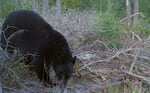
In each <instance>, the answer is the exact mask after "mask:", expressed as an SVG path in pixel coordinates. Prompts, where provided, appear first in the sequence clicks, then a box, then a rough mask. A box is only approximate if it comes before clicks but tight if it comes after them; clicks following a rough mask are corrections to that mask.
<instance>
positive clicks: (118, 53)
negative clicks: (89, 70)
mask: <svg viewBox="0 0 150 93" xmlns="http://www.w3.org/2000/svg"><path fill="white" fill-rule="evenodd" d="M136 49H138V48H128V49H126V50H121V51H118V52H117V53H116V54H115V55H113V56H111V57H109V58H106V59H104V60H98V61H94V62H90V63H88V64H86V65H84V66H82V67H81V68H80V69H79V71H81V70H82V69H84V68H85V67H87V66H90V65H92V64H95V63H100V62H110V61H111V60H112V59H114V58H116V57H118V56H119V55H120V54H122V53H125V52H128V51H131V50H136Z"/></svg>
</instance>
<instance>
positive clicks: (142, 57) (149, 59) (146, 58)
mask: <svg viewBox="0 0 150 93" xmlns="http://www.w3.org/2000/svg"><path fill="white" fill-rule="evenodd" d="M126 55H128V56H131V57H135V56H136V55H134V54H126ZM138 58H140V59H145V60H148V61H150V58H149V57H146V56H138Z"/></svg>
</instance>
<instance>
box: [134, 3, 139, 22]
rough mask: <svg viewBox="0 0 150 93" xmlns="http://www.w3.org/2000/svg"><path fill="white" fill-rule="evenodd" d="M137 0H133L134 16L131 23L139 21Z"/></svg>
mask: <svg viewBox="0 0 150 93" xmlns="http://www.w3.org/2000/svg"><path fill="white" fill-rule="evenodd" d="M138 12H139V0H134V15H135V16H134V17H133V23H134V24H137V23H138V21H139V15H138Z"/></svg>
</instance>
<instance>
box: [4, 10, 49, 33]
mask: <svg viewBox="0 0 150 93" xmlns="http://www.w3.org/2000/svg"><path fill="white" fill-rule="evenodd" d="M8 26H12V27H15V28H17V29H22V30H32V31H36V30H43V29H46V28H48V29H52V27H51V26H50V25H49V24H48V23H47V22H46V21H45V20H44V19H43V18H42V17H41V16H39V15H38V14H37V13H35V12H33V11H30V10H17V11H14V12H12V13H10V14H9V15H8V16H7V17H6V20H5V22H4V24H3V27H2V30H5V29H6V28H7V27H8Z"/></svg>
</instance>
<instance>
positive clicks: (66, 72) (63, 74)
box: [53, 56, 77, 88]
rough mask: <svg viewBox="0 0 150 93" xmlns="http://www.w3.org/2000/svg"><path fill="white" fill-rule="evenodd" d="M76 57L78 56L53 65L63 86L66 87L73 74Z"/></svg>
mask: <svg viewBox="0 0 150 93" xmlns="http://www.w3.org/2000/svg"><path fill="white" fill-rule="evenodd" d="M76 59H77V58H76V56H74V57H72V58H71V59H70V60H69V61H68V62H66V63H64V64H57V65H55V66H54V67H53V68H54V70H55V73H56V76H57V78H58V80H59V84H60V87H61V88H65V87H66V84H67V81H68V80H69V78H70V77H71V76H72V73H73V66H74V64H75V61H76Z"/></svg>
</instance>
